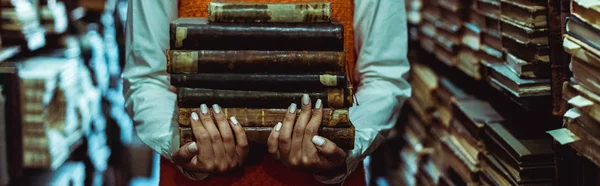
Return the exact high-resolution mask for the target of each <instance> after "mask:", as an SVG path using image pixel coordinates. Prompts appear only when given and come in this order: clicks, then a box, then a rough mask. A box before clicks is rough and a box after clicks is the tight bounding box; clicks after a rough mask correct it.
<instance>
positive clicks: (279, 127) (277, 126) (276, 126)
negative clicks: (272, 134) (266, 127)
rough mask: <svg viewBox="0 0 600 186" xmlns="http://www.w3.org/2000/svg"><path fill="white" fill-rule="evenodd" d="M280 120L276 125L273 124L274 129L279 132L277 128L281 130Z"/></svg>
mask: <svg viewBox="0 0 600 186" xmlns="http://www.w3.org/2000/svg"><path fill="white" fill-rule="evenodd" d="M281 125H283V124H281V122H279V123H277V125H275V131H277V132H279V130H281Z"/></svg>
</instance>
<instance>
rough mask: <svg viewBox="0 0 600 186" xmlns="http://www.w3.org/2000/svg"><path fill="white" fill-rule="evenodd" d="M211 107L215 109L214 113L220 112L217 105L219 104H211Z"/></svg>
mask: <svg viewBox="0 0 600 186" xmlns="http://www.w3.org/2000/svg"><path fill="white" fill-rule="evenodd" d="M212 108H213V111H215V113H217V114H220V113H221V107H219V105H217V104H214V105H213V106H212Z"/></svg>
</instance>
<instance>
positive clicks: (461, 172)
mask: <svg viewBox="0 0 600 186" xmlns="http://www.w3.org/2000/svg"><path fill="white" fill-rule="evenodd" d="M441 142H442V145H441V146H442V149H443V153H444V154H445V158H446V161H445V162H447V166H448V167H449V168H450V169H452V170H453V171H455V172H456V173H457V174H458V176H459V177H460V178H461V179H462V180H463V181H464V182H466V183H467V185H477V184H475V183H476V182H477V174H478V173H479V168H478V167H477V166H476V165H474V164H472V163H470V162H469V161H468V160H467V157H466V156H467V155H466V154H464V153H463V152H462V151H461V150H460V147H459V146H457V145H456V144H455V143H454V142H453V141H452V140H450V136H445V137H443V138H442V139H441Z"/></svg>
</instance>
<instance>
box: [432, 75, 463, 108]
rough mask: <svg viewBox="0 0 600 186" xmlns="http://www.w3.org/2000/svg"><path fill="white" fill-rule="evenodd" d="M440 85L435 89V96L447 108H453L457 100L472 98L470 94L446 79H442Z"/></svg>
mask: <svg viewBox="0 0 600 186" xmlns="http://www.w3.org/2000/svg"><path fill="white" fill-rule="evenodd" d="M438 84H439V86H438V88H437V89H435V95H436V97H437V98H438V100H440V101H441V103H442V104H443V105H445V106H448V107H451V106H452V103H453V102H454V101H456V100H463V99H469V98H471V96H470V95H469V94H467V93H466V92H465V91H464V90H462V89H461V88H460V87H458V86H456V85H455V84H454V83H453V82H452V81H450V80H449V79H447V78H445V77H440V78H439V83H438Z"/></svg>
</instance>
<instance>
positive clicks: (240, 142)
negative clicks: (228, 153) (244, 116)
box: [229, 117, 248, 165]
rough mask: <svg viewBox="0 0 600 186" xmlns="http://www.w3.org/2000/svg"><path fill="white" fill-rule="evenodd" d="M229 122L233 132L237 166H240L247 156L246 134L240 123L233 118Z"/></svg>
mask: <svg viewBox="0 0 600 186" xmlns="http://www.w3.org/2000/svg"><path fill="white" fill-rule="evenodd" d="M229 120H230V121H231V122H230V123H231V127H232V128H233V132H234V134H235V139H236V142H237V145H236V146H235V147H236V152H237V155H238V165H241V162H242V161H244V159H245V158H246V156H247V155H248V138H247V137H246V132H245V131H244V128H243V127H242V125H240V123H239V122H238V120H237V119H235V117H231V118H229Z"/></svg>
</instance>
